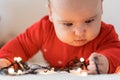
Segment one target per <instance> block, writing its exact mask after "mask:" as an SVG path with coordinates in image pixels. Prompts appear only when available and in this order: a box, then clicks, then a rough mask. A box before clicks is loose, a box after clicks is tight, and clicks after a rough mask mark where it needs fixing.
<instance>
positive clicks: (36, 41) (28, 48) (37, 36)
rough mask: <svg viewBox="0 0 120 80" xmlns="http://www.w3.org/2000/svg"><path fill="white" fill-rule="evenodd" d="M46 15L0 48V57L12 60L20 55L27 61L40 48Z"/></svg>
mask: <svg viewBox="0 0 120 80" xmlns="http://www.w3.org/2000/svg"><path fill="white" fill-rule="evenodd" d="M47 18H48V17H44V18H43V19H41V21H38V22H36V23H35V24H33V25H32V26H31V27H29V28H28V29H27V30H26V31H25V32H24V33H22V34H20V35H19V36H17V37H15V38H14V39H12V40H11V41H9V42H8V43H7V44H6V45H5V46H3V47H2V48H1V50H0V58H7V59H8V60H10V61H11V62H13V59H14V57H18V56H19V57H21V58H22V59H23V61H27V60H28V59H29V58H31V57H32V56H33V55H34V54H35V53H37V51H38V50H39V49H40V46H41V43H42V37H43V36H42V34H43V32H42V31H43V28H44V26H45V24H46V20H47Z"/></svg>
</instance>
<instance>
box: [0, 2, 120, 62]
mask: <svg viewBox="0 0 120 80" xmlns="http://www.w3.org/2000/svg"><path fill="white" fill-rule="evenodd" d="M119 3H120V1H119V0H104V2H103V18H102V20H103V21H105V22H107V23H110V24H113V25H114V26H115V29H116V31H117V32H118V34H119V35H120V16H119V15H120V4H119ZM46 4H47V0H0V46H2V45H4V44H5V43H6V42H8V41H9V40H11V39H12V38H14V37H15V36H17V35H18V34H19V33H21V32H23V31H24V30H25V29H26V28H27V27H29V26H30V25H32V24H33V23H34V22H36V21H37V20H39V19H40V18H41V17H42V16H44V15H46V14H47V7H46ZM38 53H41V52H38ZM29 62H31V63H40V62H44V59H43V57H42V55H41V54H37V55H35V56H34V57H33V58H32V59H30V60H29Z"/></svg>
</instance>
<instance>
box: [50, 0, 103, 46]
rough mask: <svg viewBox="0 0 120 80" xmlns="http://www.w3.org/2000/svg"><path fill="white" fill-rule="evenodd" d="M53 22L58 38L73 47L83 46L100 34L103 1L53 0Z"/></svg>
mask: <svg viewBox="0 0 120 80" xmlns="http://www.w3.org/2000/svg"><path fill="white" fill-rule="evenodd" d="M51 1H52V2H51V6H50V8H49V11H50V17H51V21H52V22H53V24H54V28H55V32H56V35H57V37H58V38H59V39H60V40H61V41H62V42H64V43H67V44H69V45H71V46H83V45H85V44H87V43H88V42H90V41H92V40H93V39H95V38H96V37H97V36H98V34H99V33H100V25H101V15H102V2H101V0H51Z"/></svg>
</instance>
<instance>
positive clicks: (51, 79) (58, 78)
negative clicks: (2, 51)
mask: <svg viewBox="0 0 120 80" xmlns="http://www.w3.org/2000/svg"><path fill="white" fill-rule="evenodd" d="M0 79H1V80H120V75H119V74H109V75H89V76H84V77H82V76H76V75H72V74H69V73H56V74H47V75H46V74H40V75H31V74H30V75H21V76H0Z"/></svg>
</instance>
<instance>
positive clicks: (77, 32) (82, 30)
mask: <svg viewBox="0 0 120 80" xmlns="http://www.w3.org/2000/svg"><path fill="white" fill-rule="evenodd" d="M85 32H86V29H85V28H83V27H76V29H75V35H76V36H82V35H83V34H85Z"/></svg>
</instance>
